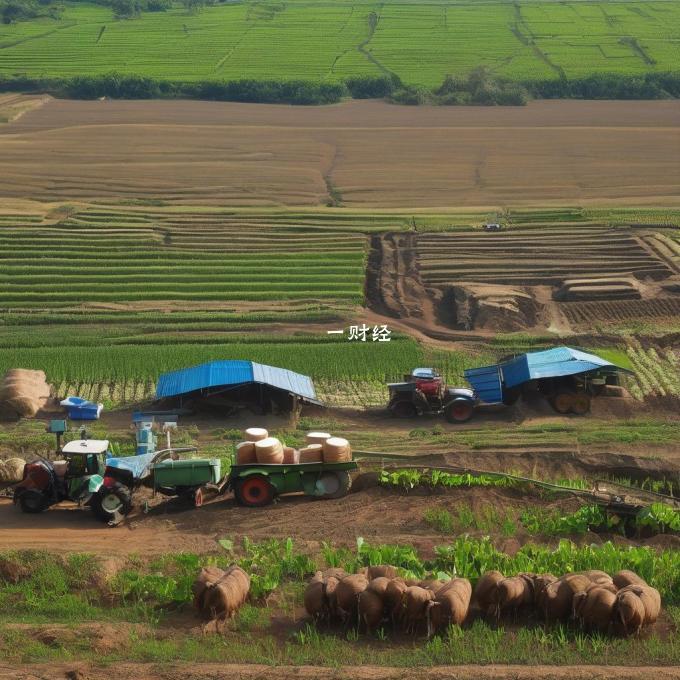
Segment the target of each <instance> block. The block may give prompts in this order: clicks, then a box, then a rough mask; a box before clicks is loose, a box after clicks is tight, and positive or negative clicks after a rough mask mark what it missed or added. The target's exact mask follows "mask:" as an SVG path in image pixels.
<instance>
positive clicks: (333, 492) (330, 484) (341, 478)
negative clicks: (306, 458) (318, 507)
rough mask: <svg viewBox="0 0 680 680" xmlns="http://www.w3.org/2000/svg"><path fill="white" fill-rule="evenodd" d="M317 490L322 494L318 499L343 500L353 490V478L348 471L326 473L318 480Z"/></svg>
mask: <svg viewBox="0 0 680 680" xmlns="http://www.w3.org/2000/svg"><path fill="white" fill-rule="evenodd" d="M316 488H317V490H318V491H320V492H321V493H320V494H319V496H318V498H323V499H324V500H325V499H327V498H342V497H343V496H346V495H347V494H348V493H349V490H350V489H351V488H352V478H351V477H350V475H349V472H347V471H346V470H338V471H337V472H324V473H322V474H321V475H320V476H319V479H317V480H316Z"/></svg>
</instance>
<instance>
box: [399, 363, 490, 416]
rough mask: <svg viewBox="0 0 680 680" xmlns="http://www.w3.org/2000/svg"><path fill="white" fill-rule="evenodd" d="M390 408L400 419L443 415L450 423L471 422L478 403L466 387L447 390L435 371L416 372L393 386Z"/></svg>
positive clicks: (417, 369) (421, 370)
mask: <svg viewBox="0 0 680 680" xmlns="http://www.w3.org/2000/svg"><path fill="white" fill-rule="evenodd" d="M387 387H388V389H389V391H390V401H389V403H388V404H387V408H388V410H389V411H390V413H392V415H394V416H396V417H397V418H413V417H415V416H418V415H423V414H431V415H441V414H443V415H444V417H445V418H446V420H448V421H449V422H450V423H464V422H465V421H466V420H470V418H471V417H472V414H473V412H474V410H475V406H477V403H478V401H479V400H478V399H477V397H476V395H475V393H474V391H473V390H471V389H469V388H466V387H446V386H445V385H444V382H443V380H442V377H441V375H439V373H437V371H435V370H434V369H433V368H416V369H414V370H413V371H411V374H410V375H406V376H404V382H401V383H390V384H389V385H388V386H387Z"/></svg>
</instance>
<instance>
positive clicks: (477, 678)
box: [0, 662, 678, 680]
mask: <svg viewBox="0 0 680 680" xmlns="http://www.w3.org/2000/svg"><path fill="white" fill-rule="evenodd" d="M677 673H678V669H677V668H674V667H664V666H659V667H654V666H645V667H642V668H631V667H626V666H561V667H555V666H529V667H525V666H495V665H491V666H442V667H434V668H384V667H379V666H346V667H343V668H338V669H332V668H319V667H315V666H295V667H281V666H276V667H271V666H258V665H236V664H228V663H220V664H207V663H200V664H190V665H188V664H163V665H160V664H133V663H124V664H116V678H119V679H120V680H214V679H215V678H234V679H235V680H284V679H288V678H291V679H292V678H296V679H297V680H317V679H318V678H320V677H323V678H326V679H327V680H450V679H451V678H455V679H456V680H536V679H537V678H540V679H541V680H565V679H568V680H605V678H612V679H616V680H652V679H654V680H675V679H676V678H677V677H678V675H677ZM110 677H111V669H110V668H93V667H92V666H90V665H89V664H84V663H77V662H75V663H65V664H41V665H35V666H24V667H22V668H21V669H17V668H16V667H13V666H12V667H5V666H0V679H1V680H36V679H37V678H40V679H41V680H63V679H67V680H108V678H110Z"/></svg>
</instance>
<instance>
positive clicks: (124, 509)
mask: <svg viewBox="0 0 680 680" xmlns="http://www.w3.org/2000/svg"><path fill="white" fill-rule="evenodd" d="M90 507H91V508H92V512H93V513H94V516H95V517H96V518H97V519H99V520H101V521H102V522H106V523H107V524H108V523H110V522H113V523H115V524H117V523H118V522H120V521H121V520H122V519H123V517H125V516H126V515H129V514H130V511H131V510H132V495H131V494H130V490H129V489H128V488H127V487H126V486H124V485H123V484H116V485H115V486H114V487H112V488H110V489H109V488H106V487H102V488H101V489H100V490H99V491H98V492H97V493H96V494H94V496H92V501H91V502H90Z"/></svg>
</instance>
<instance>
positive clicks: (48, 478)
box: [14, 439, 110, 513]
mask: <svg viewBox="0 0 680 680" xmlns="http://www.w3.org/2000/svg"><path fill="white" fill-rule="evenodd" d="M58 455H59V460H47V459H46V458H40V459H38V460H35V461H33V462H31V463H27V464H26V466H25V467H24V477H23V479H22V480H21V482H19V484H18V485H17V486H16V487H15V489H14V502H15V503H18V504H19V506H20V507H21V509H22V510H23V512H28V513H38V512H42V511H43V510H46V509H47V508H49V507H50V506H51V505H56V504H57V503H60V502H61V501H66V500H69V501H73V502H76V503H81V504H87V503H88V502H89V501H90V499H91V497H92V494H93V493H95V492H96V491H97V490H98V489H99V487H100V486H101V484H102V481H103V475H104V470H105V469H106V460H107V458H108V457H109V455H110V454H109V442H108V440H105V439H77V440H75V441H72V442H68V443H67V444H64V446H63V447H62V448H61V450H60V451H59V453H58Z"/></svg>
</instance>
